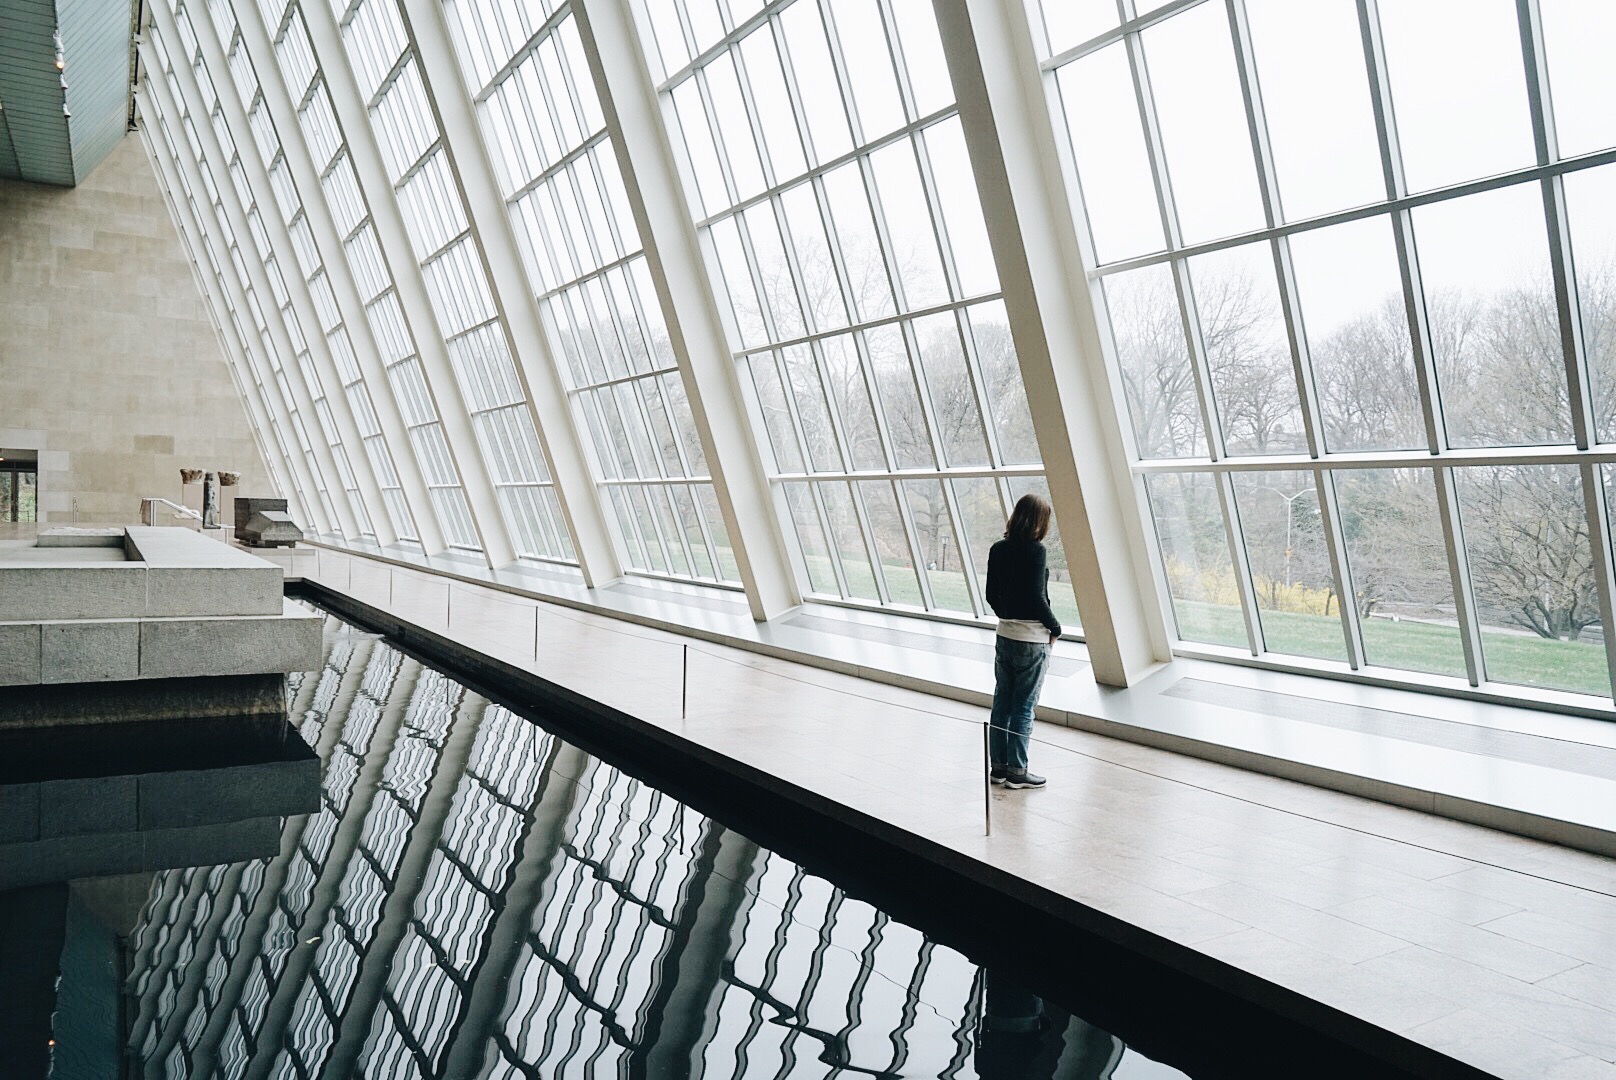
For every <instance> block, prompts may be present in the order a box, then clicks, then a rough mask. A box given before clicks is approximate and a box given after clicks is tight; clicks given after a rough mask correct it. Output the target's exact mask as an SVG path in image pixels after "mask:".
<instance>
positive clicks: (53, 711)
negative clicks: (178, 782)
mask: <svg viewBox="0 0 1616 1080" xmlns="http://www.w3.org/2000/svg"><path fill="white" fill-rule="evenodd" d="M120 537H121V539H120ZM283 581H284V571H283V570H282V568H281V567H280V566H277V565H275V564H274V563H270V562H266V561H265V560H263V559H260V558H257V557H256V556H254V555H250V554H248V553H246V552H244V551H242V550H240V549H239V548H236V547H233V546H231V545H228V544H223V543H219V542H218V541H216V540H213V539H211V538H210V537H207V536H203V535H201V534H199V533H195V532H192V531H190V530H188V529H177V528H162V527H150V526H143V527H130V528H125V529H121V530H117V531H115V532H114V531H109V530H103V529H94V530H91V529H84V530H67V529H62V530H54V529H53V530H46V531H42V532H41V534H40V536H39V538H38V542H37V543H33V544H30V543H28V542H26V541H6V542H0V687H4V686H32V687H37V688H39V689H38V690H37V691H36V692H35V693H34V694H31V695H26V696H25V695H0V725H4V724H28V725H41V724H51V723H91V722H99V721H102V720H113V719H128V718H130V717H131V715H132V714H131V712H130V710H134V712H133V715H135V716H144V717H149V718H160V717H183V716H191V715H198V713H199V712H201V713H204V714H209V715H219V714H220V713H221V712H235V713H241V714H261V713H262V711H263V709H264V707H265V703H266V701H267V700H272V699H273V698H274V697H275V696H276V695H275V692H274V690H273V689H270V690H268V692H266V686H265V685H264V684H263V682H262V679H258V680H254V679H251V678H247V677H253V676H258V677H262V676H278V675H282V674H284V673H286V672H289V671H308V670H312V669H314V668H316V667H318V666H319V664H320V655H321V654H320V624H321V620H320V618H319V616H317V615H313V614H311V613H309V612H308V611H306V610H304V609H302V608H300V607H298V606H296V605H294V604H290V603H288V602H287V601H286V599H285V597H284V596H283V593H282V590H283ZM154 680H160V681H161V685H158V684H157V683H154V682H153V681H154ZM179 680H200V681H198V682H195V683H186V682H179V683H176V681H179ZM279 685H280V680H278V679H276V680H275V686H276V687H278V686H279ZM66 687H74V688H77V690H78V692H69V693H67V694H65V695H64V694H63V693H62V692H60V691H57V692H51V691H48V690H46V688H66ZM216 699H217V700H216Z"/></svg>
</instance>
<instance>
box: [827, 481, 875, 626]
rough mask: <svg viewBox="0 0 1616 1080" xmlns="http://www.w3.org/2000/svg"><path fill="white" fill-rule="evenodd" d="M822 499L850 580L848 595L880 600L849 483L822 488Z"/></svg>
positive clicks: (829, 484)
mask: <svg viewBox="0 0 1616 1080" xmlns="http://www.w3.org/2000/svg"><path fill="white" fill-rule="evenodd" d="M818 488H819V495H820V498H821V499H822V500H823V501H824V504H825V517H826V518H827V519H828V520H829V522H830V532H831V537H832V540H833V542H834V544H835V547H836V553H837V555H838V556H840V559H841V564H842V574H843V576H844V577H845V578H846V579H847V595H848V596H851V597H856V598H858V599H860V600H880V599H881V595H880V593H879V592H877V591H876V588H875V572H874V571H873V570H871V569H870V556H869V553H868V551H867V550H866V549H865V547H864V533H863V531H862V530H861V529H860V528H859V523H858V517H857V516H856V515H855V514H854V512H853V497H852V494H851V492H850V490H849V489H848V486H847V485H846V484H845V483H839V482H838V483H826V484H820V485H818Z"/></svg>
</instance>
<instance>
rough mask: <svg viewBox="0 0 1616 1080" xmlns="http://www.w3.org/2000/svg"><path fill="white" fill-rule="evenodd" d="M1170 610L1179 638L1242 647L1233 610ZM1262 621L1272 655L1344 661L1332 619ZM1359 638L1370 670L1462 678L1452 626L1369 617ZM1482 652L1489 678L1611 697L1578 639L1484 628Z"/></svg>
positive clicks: (1591, 650)
mask: <svg viewBox="0 0 1616 1080" xmlns="http://www.w3.org/2000/svg"><path fill="white" fill-rule="evenodd" d="M1174 606H1175V608H1176V609H1177V612H1178V623H1179V634H1180V636H1182V637H1183V638H1184V639H1185V640H1187V641H1204V642H1210V643H1213V644H1217V645H1232V646H1235V647H1236V648H1243V647H1244V646H1245V644H1246V632H1245V624H1244V623H1243V622H1242V621H1241V618H1240V609H1239V608H1237V607H1232V606H1229V605H1225V604H1205V603H1197V602H1194V601H1187V600H1180V601H1177V602H1176V603H1175V605H1174ZM1262 620H1263V634H1264V636H1265V637H1266V638H1267V639H1268V647H1269V648H1270V649H1272V650H1274V651H1275V652H1285V653H1291V654H1294V655H1297V656H1314V657H1321V658H1324V659H1330V660H1344V659H1345V658H1346V652H1345V650H1344V647H1343V645H1342V642H1341V621H1340V620H1339V619H1338V618H1336V617H1335V616H1333V615H1332V616H1323V615H1301V614H1297V613H1295V612H1289V611H1265V612H1263V613H1262ZM1363 635H1364V651H1365V653H1366V654H1367V656H1368V659H1369V662H1370V663H1372V664H1378V665H1380V666H1383V667H1392V668H1400V669H1402V670H1404V671H1425V672H1431V673H1433V674H1437V675H1453V676H1456V677H1458V678H1463V677H1464V674H1465V670H1464V655H1463V653H1462V652H1461V651H1460V644H1459V630H1458V628H1457V627H1454V626H1437V625H1433V624H1431V623H1420V622H1391V621H1390V620H1387V619H1370V620H1368V621H1367V622H1365V623H1364V627H1363ZM1481 647H1482V653H1483V658H1484V661H1485V663H1486V666H1487V676H1488V678H1490V679H1494V680H1496V681H1498V682H1506V683H1515V684H1517V685H1520V686H1540V687H1544V688H1546V689H1551V690H1570V691H1573V692H1576V693H1581V694H1597V695H1600V696H1604V697H1609V696H1610V692H1611V690H1610V677H1609V675H1608V674H1607V672H1606V668H1605V650H1604V649H1603V648H1602V647H1601V646H1599V645H1595V644H1593V643H1591V642H1585V641H1549V640H1547V639H1545V638H1539V637H1527V636H1525V635H1521V634H1510V633H1503V632H1500V631H1496V630H1487V629H1483V630H1482V634H1481Z"/></svg>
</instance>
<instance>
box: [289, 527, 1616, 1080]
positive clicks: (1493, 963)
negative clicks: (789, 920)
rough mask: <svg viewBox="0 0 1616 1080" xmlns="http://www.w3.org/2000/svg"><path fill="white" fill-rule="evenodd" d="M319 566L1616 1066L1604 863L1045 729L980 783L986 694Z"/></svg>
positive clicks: (1336, 976) (1509, 1048)
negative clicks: (1010, 764)
mask: <svg viewBox="0 0 1616 1080" xmlns="http://www.w3.org/2000/svg"><path fill="white" fill-rule="evenodd" d="M317 563H318V567H317V570H316V571H314V572H313V573H311V574H310V576H313V577H316V578H317V579H318V580H320V581H322V582H323V583H325V584H326V585H328V586H330V587H331V588H334V589H336V590H338V591H342V592H346V593H349V594H350V595H352V596H354V597H355V598H356V599H358V600H361V601H363V602H365V603H368V604H372V605H374V606H377V607H381V608H384V609H386V610H389V611H391V612H392V613H393V614H395V615H397V616H399V617H401V618H403V619H405V620H407V621H410V622H414V623H416V624H418V625H420V626H422V627H423V628H425V629H430V630H435V631H439V632H442V631H444V630H447V631H448V633H449V635H450V636H452V637H453V638H454V639H455V640H457V641H460V642H463V643H465V644H467V645H470V646H474V647H476V648H478V649H480V650H481V651H484V652H486V653H488V654H490V655H492V656H496V657H498V658H500V659H504V660H507V661H512V662H518V663H522V664H524V665H525V666H527V667H528V668H530V669H531V670H534V671H536V672H537V673H539V674H541V675H542V676H543V677H544V678H546V679H548V680H550V681H552V682H555V683H558V684H560V685H563V686H565V687H568V688H569V689H572V690H574V691H577V692H579V693H581V694H585V695H587V696H589V697H591V698H594V699H595V700H599V701H601V702H603V703H606V704H608V705H611V706H613V707H615V708H618V709H621V710H624V711H626V712H629V713H632V714H633V715H635V716H638V717H640V718H641V719H643V720H646V721H649V722H652V723H656V724H658V725H660V726H663V727H664V728H666V729H667V730H670V731H673V732H677V733H679V734H680V735H682V736H683V737H685V738H688V739H691V740H693V741H696V742H698V743H701V744H702V745H704V746H706V747H709V748H711V749H713V750H715V751H718V752H720V753H722V754H725V755H728V756H730V757H732V758H734V759H737V760H740V761H744V762H746V763H748V764H750V765H753V766H755V767H757V768H760V769H763V770H766V771H768V772H771V773H773V774H775V775H778V776H780V777H782V778H783V779H786V780H788V781H790V782H792V783H794V784H798V785H800V786H803V787H806V788H809V789H811V790H814V791H817V792H818V793H820V794H822V795H824V796H826V797H828V798H831V799H835V800H839V801H841V802H842V803H844V804H846V805H848V806H852V807H855V808H857V809H859V810H861V811H864V812H866V813H871V814H876V815H879V816H881V817H882V818H884V819H885V820H887V821H889V822H891V823H893V824H895V825H898V826H900V827H902V828H905V829H908V830H910V831H912V832H914V833H916V834H919V835H922V836H926V837H929V838H931V839H933V840H936V841H938V842H940V843H943V844H946V845H948V846H950V847H953V848H954V849H956V850H958V851H960V852H963V853H965V854H967V855H969V856H972V857H974V858H977V859H980V860H982V861H984V862H987V863H991V864H993V865H994V866H997V867H1000V868H1002V869H1005V870H1009V871H1011V872H1014V873H1016V874H1018V875H1020V876H1022V877H1025V878H1027V879H1029V880H1032V881H1035V882H1038V883H1040V884H1042V885H1044V886H1047V887H1049V888H1052V889H1055V890H1058V891H1060V892H1062V893H1065V894H1066V895H1068V896H1071V897H1073V898H1075V899H1077V900H1079V901H1081V902H1083V903H1085V904H1087V905H1089V906H1091V907H1094V908H1098V909H1100V910H1102V911H1105V912H1107V913H1109V914H1111V915H1114V916H1116V917H1118V918H1121V919H1124V920H1127V921H1128V922H1130V923H1133V924H1134V925H1137V926H1140V927H1143V928H1145V929H1147V930H1150V931H1152V932H1154V933H1157V934H1160V935H1163V936H1166V937H1169V938H1172V939H1173V940H1176V941H1178V942H1180V943H1183V944H1185V945H1189V946H1191V947H1194V948H1196V949H1199V950H1201V951H1202V952H1204V953H1206V954H1208V955H1210V956H1214V957H1216V958H1218V959H1220V960H1223V961H1225V962H1227V963H1230V964H1233V965H1236V966H1238V967H1241V968H1243V969H1245V970H1247V971H1250V972H1252V973H1254V974H1256V975H1259V976H1262V977H1263V978H1266V979H1269V980H1271V981H1273V982H1276V983H1279V984H1281V985H1284V986H1286V987H1289V988H1291V989H1293V990H1296V991H1299V992H1302V993H1305V994H1307V995H1309V996H1311V997H1313V998H1315V999H1317V1000H1320V1001H1323V1002H1325V1003H1327V1004H1330V1005H1333V1006H1335V1007H1337V1008H1340V1009H1343V1010H1346V1011H1348V1012H1351V1013H1353V1014H1356V1015H1358V1016H1360V1017H1362V1018H1364V1019H1366V1020H1369V1021H1371V1022H1373V1023H1376V1024H1379V1025H1381V1026H1383V1027H1385V1028H1387V1029H1390V1030H1393V1031H1397V1032H1400V1033H1402V1034H1403V1035H1405V1036H1407V1037H1409V1038H1411V1039H1414V1040H1416V1041H1418V1042H1421V1043H1424V1044H1426V1045H1428V1046H1431V1047H1433V1048H1436V1049H1438V1050H1441V1051H1443V1052H1444V1053H1447V1054H1450V1055H1452V1056H1454V1057H1457V1058H1460V1059H1462V1060H1465V1061H1468V1062H1470V1063H1472V1064H1475V1065H1477V1066H1480V1067H1481V1068H1483V1069H1486V1070H1487V1071H1489V1072H1492V1073H1494V1074H1496V1075H1498V1076H1500V1077H1508V1078H1520V1080H1528V1078H1530V1080H1573V1078H1576V1080H1581V1078H1588V1080H1593V1078H1610V1080H1616V1064H1613V1062H1616V860H1612V859H1608V858H1603V857H1601V856H1597V855H1592V854H1588V853H1584V852H1579V851H1575V850H1571V849H1568V848H1561V847H1557V846H1555V845H1552V844H1547V843H1543V842H1539V841H1535V840H1528V839H1524V838H1521V837H1517V836H1513V835H1509V834H1505V833H1498V832H1493V831H1491V830H1488V829H1484V828H1480V827H1478V826H1474V825H1467V824H1463V823H1460V822H1455V821H1451V820H1448V819H1445V818H1439V817H1434V816H1430V815H1427V814H1422V813H1418V812H1416V811H1411V810H1404V809H1401V808H1397V807H1393V806H1387V805H1384V804H1380V803H1375V802H1370V801H1367V800H1364V799H1359V798H1355V797H1353V796H1350V795H1344V794H1339V793H1336V792H1332V791H1326V790H1322V789H1317V788H1312V787H1308V786H1306V785H1302V784H1297V783H1293V782H1290V781H1286V780H1280V779H1276V778H1273V777H1268V776H1263V775H1259V774H1256V773H1249V772H1245V771H1242V770H1239V769H1233V768H1230V767H1227V766H1223V765H1218V764H1215V763H1211V762H1207V761H1202V760H1199V759H1194V758H1188V757H1183V756H1180V755H1177V754H1172V753H1168V752H1165V751H1161V750H1156V749H1152V748H1149V747H1144V746H1139V745H1136V744H1132V743H1126V742H1120V741H1117V740H1113V739H1107V738H1104V737H1101V736H1098V735H1093V734H1090V733H1087V732H1083V731H1078V730H1074V729H1071V728H1066V727H1060V726H1055V725H1050V724H1044V723H1040V724H1039V725H1038V727H1037V729H1036V730H1035V732H1034V739H1035V745H1034V748H1033V766H1034V769H1035V770H1036V771H1039V772H1042V773H1044V774H1045V775H1047V776H1048V777H1049V780H1050V783H1049V787H1048V788H1047V789H1045V790H1039V791H1015V792H1007V791H1001V790H994V791H993V792H992V794H991V796H988V795H985V793H984V785H983V783H982V765H981V761H982V723H983V721H984V720H985V718H986V717H985V712H984V710H982V709H980V708H976V707H973V706H969V705H965V704H961V703H958V702H953V701H949V700H946V699H942V698H938V697H933V696H930V695H926V694H921V693H916V692H913V691H908V690H903V689H899V688H896V687H892V686H888V685H885V684H881V683H875V682H871V681H867V680H862V679H858V678H855V677H852V676H847V675H841V674H838V673H835V672H830V671H825V670H822V669H818V668H812V667H806V666H803V665H800V664H794V663H790V662H787V661H782V660H775V659H772V658H769V657H765V656H760V655H758V654H755V653H750V652H742V651H739V650H734V649H728V648H725V647H723V646H719V645H714V644H711V643H709V642H705V641H700V640H697V639H687V638H681V637H678V636H676V635H673V634H667V633H662V632H659V631H656V630H652V629H648V628H645V627H641V626H636V625H632V624H629V623H625V622H622V621H619V620H614V619H610V618H606V617H602V616H596V615H591V614H588V613H584V612H579V611H576V610H571V609H568V608H563V607H558V606H555V605H549V604H538V603H535V602H532V601H529V600H525V599H520V598H517V597H514V596H511V595H509V594H506V593H500V592H497V591H494V590H490V589H485V588H482V587H480V586H476V585H472V584H466V583H460V582H456V583H453V584H451V583H449V582H448V581H446V580H445V579H443V578H441V577H434V576H429V575H427V574H425V573H421V572H416V571H412V570H406V569H402V568H397V567H390V566H388V565H385V564H382V563H379V562H375V561H372V560H369V559H365V558H362V557H355V556H350V555H346V554H342V553H337V552H333V551H329V550H322V551H321V552H320V554H319V557H318V560H317ZM535 657H537V658H538V659H537V660H535ZM687 663H688V675H686V667H685V665H686V664H687ZM625 672H632V673H633V677H631V678H625V675H624V673H625ZM686 678H688V707H687V710H686V715H685V716H684V718H681V716H680V701H681V690H682V681H683V680H684V679H686ZM985 800H990V801H991V807H990V809H991V830H992V831H991V835H984V813H985V810H986V809H989V808H988V807H985V806H984V802H985Z"/></svg>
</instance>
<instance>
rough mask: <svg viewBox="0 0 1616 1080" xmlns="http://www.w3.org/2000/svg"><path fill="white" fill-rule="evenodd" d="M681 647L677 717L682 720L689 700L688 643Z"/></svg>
mask: <svg viewBox="0 0 1616 1080" xmlns="http://www.w3.org/2000/svg"><path fill="white" fill-rule="evenodd" d="M681 648H683V649H684V655H683V656H682V657H681V667H680V671H679V719H681V720H683V719H684V718H685V705H686V703H687V702H688V701H689V695H690V644H689V643H688V642H686V643H685V644H684V645H682V646H681Z"/></svg>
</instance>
